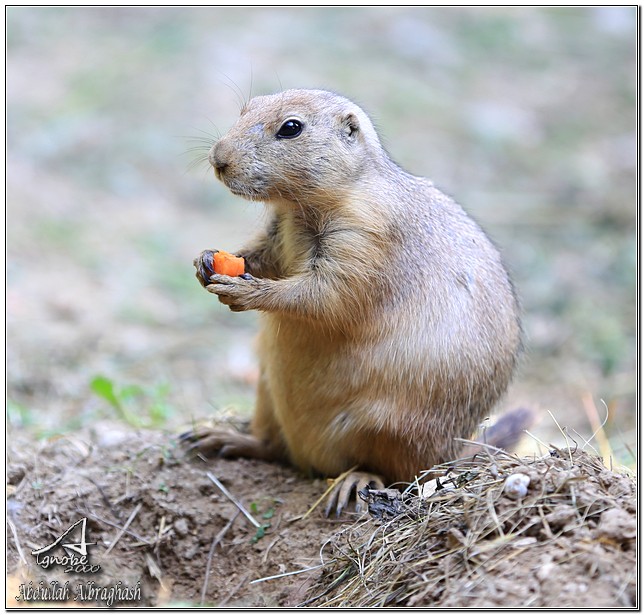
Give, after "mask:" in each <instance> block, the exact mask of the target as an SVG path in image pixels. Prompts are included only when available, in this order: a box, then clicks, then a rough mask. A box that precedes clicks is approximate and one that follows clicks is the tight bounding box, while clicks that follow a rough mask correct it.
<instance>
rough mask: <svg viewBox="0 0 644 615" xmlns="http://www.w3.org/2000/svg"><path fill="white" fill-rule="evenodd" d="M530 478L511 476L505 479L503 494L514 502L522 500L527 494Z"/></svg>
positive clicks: (522, 475) (518, 474) (524, 475)
mask: <svg viewBox="0 0 644 615" xmlns="http://www.w3.org/2000/svg"><path fill="white" fill-rule="evenodd" d="M529 484H530V477H529V476H528V475H527V474H520V473H517V474H511V475H510V476H508V477H507V478H506V479H505V485H504V486H503V492H504V493H505V494H506V495H507V496H508V497H510V498H512V499H514V500H520V499H521V498H524V497H525V496H526V494H527V493H528V485H529Z"/></svg>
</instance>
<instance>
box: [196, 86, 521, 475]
mask: <svg viewBox="0 0 644 615" xmlns="http://www.w3.org/2000/svg"><path fill="white" fill-rule="evenodd" d="M291 118H297V119H298V120H299V121H300V122H301V123H302V124H303V127H304V128H303V131H302V133H301V135H299V136H298V137H296V138H293V139H278V138H276V133H277V132H278V131H279V129H280V126H282V124H283V122H285V121H286V120H288V119H291ZM210 162H211V164H212V165H213V167H214V168H215V172H216V174H217V176H218V177H219V179H221V180H222V181H223V182H224V184H226V186H228V188H229V189H230V190H231V191H232V192H233V193H234V194H237V195H239V196H242V197H244V198H247V199H251V200H261V201H264V202H266V203H267V205H268V207H269V211H270V212H271V218H270V221H269V224H268V225H267V228H266V230H265V231H264V232H263V233H262V234H261V235H260V236H259V237H258V238H256V239H255V241H254V242H253V243H251V244H249V245H248V246H247V247H246V248H245V249H241V250H240V251H239V252H238V253H239V254H240V255H241V256H243V257H244V258H245V259H246V263H247V271H248V272H249V273H250V274H252V276H253V277H252V278H251V279H243V278H229V277H227V276H214V277H213V278H211V279H204V277H203V276H201V281H202V283H203V284H204V285H205V286H206V287H207V288H208V290H209V291H211V292H213V293H215V294H217V295H218V296H219V298H220V300H221V301H222V302H223V303H225V304H227V305H229V306H230V307H231V309H233V310H235V311H239V310H259V311H260V312H262V316H261V332H260V350H259V357H260V369H261V382H260V385H259V389H258V399H257V407H256V412H255V416H254V419H253V422H252V436H251V441H252V442H250V441H248V440H247V441H242V440H240V441H235V438H234V436H231V440H230V441H228V451H227V452H225V454H246V455H252V456H259V457H263V458H267V459H285V460H288V461H290V462H291V463H293V464H295V465H296V466H298V467H300V468H302V469H303V470H305V471H307V472H311V473H320V474H323V475H327V476H335V475H338V474H340V473H341V472H344V471H346V470H347V469H349V468H351V467H352V466H356V465H357V466H358V467H359V468H360V469H361V470H365V471H367V472H373V473H376V474H379V475H381V476H382V477H384V479H385V480H386V481H387V482H394V481H411V480H413V478H414V476H415V475H416V474H418V473H419V472H420V471H421V470H423V469H427V468H429V467H431V466H432V465H434V464H437V463H442V462H444V461H447V460H449V459H451V458H455V457H458V454H459V452H460V450H461V446H462V445H461V444H459V443H458V442H457V441H455V438H468V437H470V436H471V434H472V433H473V432H474V430H475V429H476V427H477V425H478V424H479V422H480V421H481V420H482V419H483V418H484V417H486V416H488V414H489V413H490V411H491V409H492V406H493V405H494V404H495V402H497V400H498V399H499V397H500V396H501V395H502V394H503V392H504V391H505V389H506V387H507V385H508V383H509V381H510V378H511V375H512V372H513V369H514V367H515V363H516V359H517V356H518V353H519V349H520V345H521V341H520V337H521V336H520V325H519V317H518V310H517V303H516V300H515V296H514V293H513V289H512V286H511V283H510V281H509V279H508V275H507V273H506V270H505V268H504V266H503V264H502V262H501V258H500V256H499V253H498V251H497V250H496V248H495V247H494V246H493V245H492V243H491V242H490V241H489V239H488V238H487V237H486V235H485V234H484V233H483V231H481V229H480V228H479V227H478V226H477V224H476V223H475V222H474V221H473V220H472V219H471V218H470V217H468V216H467V214H466V213H465V212H464V211H463V209H461V207H460V206H459V205H457V204H456V203H455V202H454V201H452V199H450V198H449V197H447V196H445V195H444V194H443V193H441V192H440V191H439V190H438V189H437V188H435V187H434V186H433V184H432V183H431V182H430V181H428V180H427V179H423V178H419V177H415V176H412V175H410V174H408V173H406V172H405V171H404V170H402V169H400V168H399V167H398V166H396V165H395V164H394V163H393V162H392V161H391V160H390V159H389V157H388V156H387V154H386V153H385V151H384V150H383V148H382V146H381V145H380V143H379V140H378V137H377V135H376V132H375V130H374V128H373V126H372V124H371V122H370V120H369V118H368V117H367V116H366V114H365V113H364V111H362V109H360V107H358V106H357V105H355V104H354V103H352V102H350V101H349V100H347V99H345V98H343V97H341V96H337V95H335V94H332V93H329V92H324V91H319V90H289V91H286V92H282V93H281V94H276V95H272V96H261V97H258V98H254V99H252V100H251V101H250V102H249V103H248V104H247V105H246V106H245V107H244V109H243V110H242V112H241V116H240V118H239V120H238V122H237V123H236V125H235V126H233V128H232V129H231V130H230V132H229V133H228V134H226V135H225V136H224V137H223V138H222V139H221V140H220V141H219V142H217V143H216V144H215V145H214V146H213V148H212V150H211V152H210ZM198 261H199V259H197V262H198ZM244 437H245V438H249V436H244ZM240 438H241V436H240ZM253 438H254V439H253ZM224 440H226V439H225V438H224ZM249 442H250V443H249ZM225 445H226V443H225V442H223V441H222V442H219V441H218V443H215V444H212V447H214V448H219V449H221V448H222V447H223V446H225Z"/></svg>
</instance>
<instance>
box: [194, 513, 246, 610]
mask: <svg viewBox="0 0 644 615" xmlns="http://www.w3.org/2000/svg"><path fill="white" fill-rule="evenodd" d="M239 513H240V511H239V510H238V511H237V512H236V513H235V514H234V515H233V517H232V518H231V519H230V521H228V523H226V525H225V526H224V527H223V528H222V529H221V530H219V532H218V533H217V535H216V536H215V537H214V538H213V540H212V544H211V545H210V551H208V559H207V561H206V574H205V575H204V580H203V585H202V586H201V602H200V604H201V605H202V606H203V604H204V602H205V601H206V592H207V591H208V580H209V578H210V566H211V564H212V557H213V555H214V554H215V549H216V548H217V545H218V544H219V543H220V542H221V541H222V539H223V537H224V536H225V535H226V532H227V531H228V530H229V529H230V528H231V527H232V526H233V523H235V519H237V517H239Z"/></svg>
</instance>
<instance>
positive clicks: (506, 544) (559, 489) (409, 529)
mask: <svg viewBox="0 0 644 615" xmlns="http://www.w3.org/2000/svg"><path fill="white" fill-rule="evenodd" d="M435 470H436V471H437V472H436V473H437V474H438V475H440V476H442V478H440V479H439V482H438V484H436V483H434V485H433V487H434V486H435V487H438V488H437V489H436V491H435V492H434V493H433V494H432V495H430V496H429V497H422V496H419V495H417V494H418V489H417V488H416V489H409V490H408V491H407V492H405V493H404V494H402V496H399V497H397V498H396V497H395V495H394V492H391V491H388V490H387V491H385V492H374V491H371V492H368V498H369V510H370V513H371V518H370V519H368V520H366V521H365V520H362V521H359V522H357V523H356V524H354V525H353V526H351V527H349V528H348V529H346V530H345V531H343V532H341V533H339V534H337V535H336V536H335V537H333V539H332V540H331V541H329V542H328V543H327V544H326V545H325V548H323V551H322V555H323V560H324V559H326V566H325V572H324V574H323V575H322V578H321V580H320V582H319V584H318V586H317V587H315V588H314V590H313V592H312V594H311V596H312V597H311V598H309V600H307V601H306V602H305V603H304V604H305V605H307V606H311V605H314V606H324V607H356V606H361V607H382V606H429V605H433V606H495V605H497V606H501V605H502V606H515V607H518V606H523V607H525V606H546V605H551V606H581V605H584V604H585V605H587V606H597V605H598V604H602V605H604V606H610V605H613V606H632V605H633V603H634V601H635V531H636V520H635V483H634V479H633V478H632V477H629V476H625V475H623V474H618V473H615V472H612V471H610V470H608V469H607V468H606V467H604V465H603V463H602V461H601V459H600V458H599V457H596V456H593V455H590V454H588V453H585V452H582V451H576V450H572V449H566V450H557V449H553V450H551V452H550V453H549V454H548V455H546V456H544V457H541V458H532V459H519V458H518V457H514V456H510V455H507V454H504V453H499V454H497V455H495V456H494V457H492V456H491V455H487V458H481V459H476V458H475V459H474V460H470V461H460V462H458V463H455V464H452V465H450V466H442V467H438V468H435ZM517 473H519V474H522V475H525V476H527V477H529V480H530V482H529V485H528V488H527V493H526V494H525V496H524V497H519V498H516V499H515V498H514V497H512V496H511V494H509V493H508V491H507V490H506V489H505V485H506V480H507V478H508V477H509V476H511V475H513V474H517ZM412 487H413V486H412ZM425 489H426V488H425ZM431 490H432V489H431V488H430V489H429V491H431ZM412 491H413V492H414V493H412ZM425 493H427V490H426V491H425ZM329 554H330V557H328V555H329ZM324 556H326V558H325V557H324ZM580 579H581V580H580ZM591 579H592V583H591ZM594 589H596V590H597V594H598V595H599V596H600V597H597V595H595V593H593V590H594Z"/></svg>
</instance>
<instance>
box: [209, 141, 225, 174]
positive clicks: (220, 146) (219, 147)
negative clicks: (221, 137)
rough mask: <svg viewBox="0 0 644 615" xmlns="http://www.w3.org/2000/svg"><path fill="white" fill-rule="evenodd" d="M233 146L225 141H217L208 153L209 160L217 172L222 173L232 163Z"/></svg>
mask: <svg viewBox="0 0 644 615" xmlns="http://www.w3.org/2000/svg"><path fill="white" fill-rule="evenodd" d="M230 155H231V148H230V146H227V145H226V143H225V142H224V141H217V143H215V144H214V145H213V146H212V147H211V148H210V152H209V153H208V162H210V164H211V165H212V166H213V167H214V169H215V173H221V172H223V171H225V170H226V167H228V165H229V164H230V162H229V161H230Z"/></svg>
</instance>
